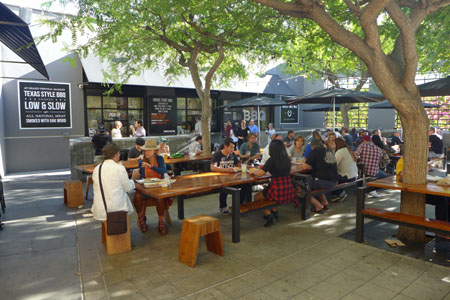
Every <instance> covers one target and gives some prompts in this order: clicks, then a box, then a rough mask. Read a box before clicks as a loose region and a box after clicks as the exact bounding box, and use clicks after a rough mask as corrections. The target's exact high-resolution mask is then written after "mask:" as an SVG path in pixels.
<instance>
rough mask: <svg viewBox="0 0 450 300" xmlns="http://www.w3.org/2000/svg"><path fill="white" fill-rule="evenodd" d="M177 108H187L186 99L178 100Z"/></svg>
mask: <svg viewBox="0 0 450 300" xmlns="http://www.w3.org/2000/svg"><path fill="white" fill-rule="evenodd" d="M177 108H178V109H180V108H186V98H178V99H177Z"/></svg>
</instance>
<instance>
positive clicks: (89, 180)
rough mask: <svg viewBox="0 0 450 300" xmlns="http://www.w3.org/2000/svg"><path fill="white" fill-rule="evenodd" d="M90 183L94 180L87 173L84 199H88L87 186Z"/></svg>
mask: <svg viewBox="0 0 450 300" xmlns="http://www.w3.org/2000/svg"><path fill="white" fill-rule="evenodd" d="M91 184H94V181H93V180H92V176H90V175H89V176H87V177H86V197H85V199H86V200H87V199H88V195H89V186H90V185H91Z"/></svg>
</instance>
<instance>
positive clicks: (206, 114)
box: [202, 93, 211, 155]
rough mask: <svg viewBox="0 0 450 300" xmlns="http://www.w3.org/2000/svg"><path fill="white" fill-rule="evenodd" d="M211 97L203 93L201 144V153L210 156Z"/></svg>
mask: <svg viewBox="0 0 450 300" xmlns="http://www.w3.org/2000/svg"><path fill="white" fill-rule="evenodd" d="M210 130H211V96H210V95H209V94H206V93H204V94H203V99H202V137H203V138H202V143H203V153H204V154H205V155H211V132H210Z"/></svg>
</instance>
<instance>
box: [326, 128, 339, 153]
mask: <svg viewBox="0 0 450 300" xmlns="http://www.w3.org/2000/svg"><path fill="white" fill-rule="evenodd" d="M335 141H336V133H334V132H330V133H329V134H328V139H327V140H326V141H325V146H326V147H327V149H328V150H330V151H331V152H333V153H335V152H336V143H335Z"/></svg>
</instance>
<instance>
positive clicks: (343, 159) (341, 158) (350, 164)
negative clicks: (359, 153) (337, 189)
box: [334, 148, 358, 179]
mask: <svg viewBox="0 0 450 300" xmlns="http://www.w3.org/2000/svg"><path fill="white" fill-rule="evenodd" d="M334 155H335V156H336V162H337V170H338V174H339V175H341V176H342V177H344V176H347V178H348V179H350V178H353V177H356V176H358V167H357V166H356V162H355V161H354V160H353V157H352V155H351V154H350V152H349V151H348V149H347V148H341V149H339V150H338V151H336V153H335V154H334Z"/></svg>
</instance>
